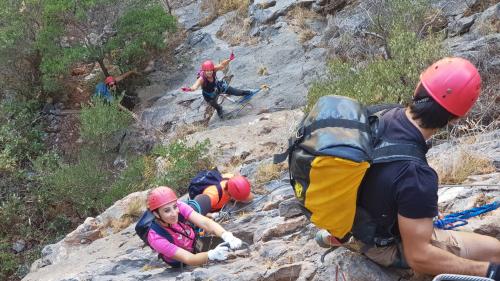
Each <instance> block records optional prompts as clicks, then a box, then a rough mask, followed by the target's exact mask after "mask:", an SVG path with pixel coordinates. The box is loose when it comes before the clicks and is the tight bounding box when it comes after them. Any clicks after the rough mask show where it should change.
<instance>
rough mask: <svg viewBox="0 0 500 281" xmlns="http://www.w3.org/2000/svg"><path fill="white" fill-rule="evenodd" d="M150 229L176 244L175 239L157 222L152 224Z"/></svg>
mask: <svg viewBox="0 0 500 281" xmlns="http://www.w3.org/2000/svg"><path fill="white" fill-rule="evenodd" d="M150 229H152V230H154V231H155V232H156V233H158V235H160V236H161V237H163V238H165V239H167V240H168V242H170V243H172V244H175V243H174V238H173V237H172V235H170V233H168V231H167V230H166V229H164V228H163V227H162V226H161V225H159V224H158V223H157V222H156V221H153V222H151V226H150Z"/></svg>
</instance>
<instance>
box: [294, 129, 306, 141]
mask: <svg viewBox="0 0 500 281" xmlns="http://www.w3.org/2000/svg"><path fill="white" fill-rule="evenodd" d="M303 136H304V127H301V128H299V129H298V130H297V132H295V139H297V140H300V139H301V138H302V137H303Z"/></svg>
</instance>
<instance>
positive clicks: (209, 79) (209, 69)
mask: <svg viewBox="0 0 500 281" xmlns="http://www.w3.org/2000/svg"><path fill="white" fill-rule="evenodd" d="M234 58H235V56H234V54H233V53H231V55H230V56H229V58H228V59H225V60H223V61H222V62H221V63H220V64H217V65H215V64H214V63H213V61H211V60H207V61H205V62H203V63H202V65H201V70H200V71H199V72H198V79H196V82H195V83H194V84H193V85H192V86H191V87H182V88H181V90H182V91H183V92H192V91H196V90H197V89H198V88H199V87H200V86H201V89H202V94H203V99H205V101H206V102H208V104H210V105H211V106H212V107H213V108H215V110H216V111H217V115H218V116H219V118H221V119H223V118H224V111H223V109H222V106H221V105H220V104H218V103H217V96H218V94H221V93H223V94H226V95H232V96H247V95H250V94H252V93H253V92H252V91H249V90H239V89H236V88H233V87H230V86H229V85H227V83H226V82H225V81H223V80H217V76H216V74H217V71H219V70H223V69H225V68H226V67H227V66H228V65H229V63H230V62H231V61H232V60H234Z"/></svg>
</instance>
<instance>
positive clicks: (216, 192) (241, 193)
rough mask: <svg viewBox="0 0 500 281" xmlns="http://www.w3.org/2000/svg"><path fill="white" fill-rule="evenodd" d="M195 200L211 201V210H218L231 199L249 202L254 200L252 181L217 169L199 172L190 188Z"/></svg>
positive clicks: (191, 195) (190, 194)
mask: <svg viewBox="0 0 500 281" xmlns="http://www.w3.org/2000/svg"><path fill="white" fill-rule="evenodd" d="M188 191H189V197H190V198H191V199H193V200H194V201H200V202H201V201H210V212H217V211H219V210H220V209H222V208H223V207H224V205H226V204H227V203H228V202H229V201H230V200H234V201H239V202H244V203H248V202H250V201H252V200H253V197H254V196H253V194H252V192H251V188H250V182H249V181H248V179H247V178H246V177H244V176H241V175H239V174H236V175H235V174H230V173H225V174H221V173H220V172H219V171H218V170H217V169H214V170H204V171H201V172H199V173H198V174H197V175H196V176H195V177H194V178H193V179H192V180H191V183H190V185H189V188H188Z"/></svg>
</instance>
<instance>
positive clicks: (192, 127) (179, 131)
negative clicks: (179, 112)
mask: <svg viewBox="0 0 500 281" xmlns="http://www.w3.org/2000/svg"><path fill="white" fill-rule="evenodd" d="M204 130H205V126H204V125H203V124H200V123H192V124H184V125H181V126H178V127H177V128H176V129H175V133H174V135H173V136H171V137H170V142H171V143H173V142H175V141H176V140H181V139H185V138H186V137H187V136H189V135H192V134H194V133H196V132H201V131H204Z"/></svg>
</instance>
